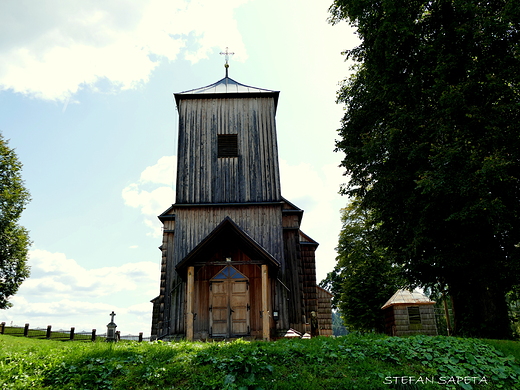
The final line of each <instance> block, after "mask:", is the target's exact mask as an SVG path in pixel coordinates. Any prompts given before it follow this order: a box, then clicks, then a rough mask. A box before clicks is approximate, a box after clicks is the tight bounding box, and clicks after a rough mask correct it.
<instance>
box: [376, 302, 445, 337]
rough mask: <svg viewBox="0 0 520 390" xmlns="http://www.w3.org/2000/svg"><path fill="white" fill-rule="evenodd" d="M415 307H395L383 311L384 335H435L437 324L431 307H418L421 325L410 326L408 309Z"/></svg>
mask: <svg viewBox="0 0 520 390" xmlns="http://www.w3.org/2000/svg"><path fill="white" fill-rule="evenodd" d="M409 306H417V305H404V304H403V305H395V306H390V307H388V308H386V309H385V311H384V313H385V328H386V333H387V334H389V335H391V336H410V335H414V334H426V335H431V336H435V335H437V324H436V322H435V312H434V309H433V305H418V306H419V312H420V315H421V323H420V324H417V325H410V319H409V315H408V307H409Z"/></svg>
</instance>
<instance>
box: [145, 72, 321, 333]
mask: <svg viewBox="0 0 520 390" xmlns="http://www.w3.org/2000/svg"><path fill="white" fill-rule="evenodd" d="M174 96H175V101H176V104H177V110H178V112H179V128H178V129H179V130H178V153H177V161H178V163H177V184H176V199H175V203H174V204H173V205H172V206H171V207H169V208H168V209H167V210H165V211H164V212H163V213H162V214H161V215H160V216H159V219H160V220H161V222H162V223H163V225H164V229H163V242H162V245H161V247H160V249H161V252H162V263H161V284H160V291H159V296H158V297H156V298H155V299H153V300H152V303H153V315H152V317H153V318H152V329H151V333H152V338H187V339H190V340H191V339H215V338H235V337H247V338H252V339H255V338H256V339H264V340H270V339H272V338H274V337H278V336H280V335H284V334H285V333H286V332H287V330H288V329H290V328H293V329H295V330H297V331H299V332H302V333H303V332H305V330H306V327H308V323H309V320H310V315H311V312H315V313H317V312H318V310H319V308H318V294H319V289H318V287H317V285H316V265H315V251H316V248H317V247H318V243H317V242H315V241H314V240H312V239H311V238H310V237H308V236H307V235H305V234H304V233H303V232H301V230H300V224H301V221H302V216H303V210H301V209H300V208H298V207H297V206H295V205H294V204H292V203H291V202H289V201H288V200H286V199H285V198H283V197H282V195H281V187H280V173H279V163H278V147H277V139H276V123H275V115H276V109H277V104H278V97H279V92H278V91H271V90H267V89H262V88H256V87H250V86H247V85H244V84H240V83H238V82H236V81H234V80H233V79H231V78H229V77H228V76H227V74H226V77H225V78H223V79H222V80H219V81H217V82H216V83H214V84H211V85H208V86H206V87H202V88H197V89H193V90H190V91H186V92H181V93H176V94H175V95H174ZM321 306H322V307H324V308H325V309H324V313H320V320H321V319H323V320H322V321H324V323H327V321H328V317H327V316H328V315H329V314H327V313H328V311H330V300H329V307H328V308H326V307H325V306H326V304H325V301H323V302H322V304H321Z"/></svg>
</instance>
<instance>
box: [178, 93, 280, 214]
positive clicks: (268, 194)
mask: <svg viewBox="0 0 520 390" xmlns="http://www.w3.org/2000/svg"><path fill="white" fill-rule="evenodd" d="M178 109H179V144H178V154H177V156H178V159H177V164H178V168H177V172H178V174H177V188H176V194H177V195H176V196H177V197H176V203H180V204H182V203H225V202H270V201H279V200H281V192H280V174H279V165H278V146H277V141H276V124H275V102H274V98H273V97H258V98H248V99H244V98H225V99H223V98H213V99H211V98H206V99H185V100H180V101H179V107H178ZM218 134H237V135H238V154H239V157H230V158H218V157H217V135H218Z"/></svg>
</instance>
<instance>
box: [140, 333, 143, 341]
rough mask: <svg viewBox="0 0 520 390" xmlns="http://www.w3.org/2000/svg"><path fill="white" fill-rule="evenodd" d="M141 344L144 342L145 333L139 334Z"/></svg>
mask: <svg viewBox="0 0 520 390" xmlns="http://www.w3.org/2000/svg"><path fill="white" fill-rule="evenodd" d="M139 342H140V343H142V342H143V332H139Z"/></svg>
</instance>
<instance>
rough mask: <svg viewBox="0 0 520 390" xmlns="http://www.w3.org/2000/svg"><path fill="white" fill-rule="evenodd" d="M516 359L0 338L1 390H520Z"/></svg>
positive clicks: (378, 339) (491, 345)
mask: <svg viewBox="0 0 520 390" xmlns="http://www.w3.org/2000/svg"><path fill="white" fill-rule="evenodd" d="M500 350H502V351H505V352H506V354H504V353H502V352H500ZM506 355H507V356H506ZM515 357H516V360H515ZM519 359H520V346H519V343H518V342H513V341H509V342H506V341H491V340H475V339H459V338H448V337H443V336H438V337H426V336H416V337H409V338H397V337H385V336H380V335H358V334H350V335H347V336H343V337H339V338H336V339H334V338H315V339H312V340H299V339H298V340H279V341H276V342H269V343H266V342H246V341H242V340H237V341H234V342H230V343H224V342H218V343H217V342H214V343H199V342H175V343H160V342H159V343H136V342H120V343H103V342H96V343H79V342H57V341H49V340H34V339H28V338H22V337H12V336H0V389H3V390H4V389H5V390H6V389H58V390H59V389H74V390H80V389H87V390H95V389H128V390H129V389H139V390H142V389H266V390H267V389H298V390H302V389H303V390H304V389H313V390H315V389H367V390H374V389H387V390H388V389H421V390H422V389H516V388H518V389H520V366H519V365H518V362H519V361H520V360H519Z"/></svg>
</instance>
